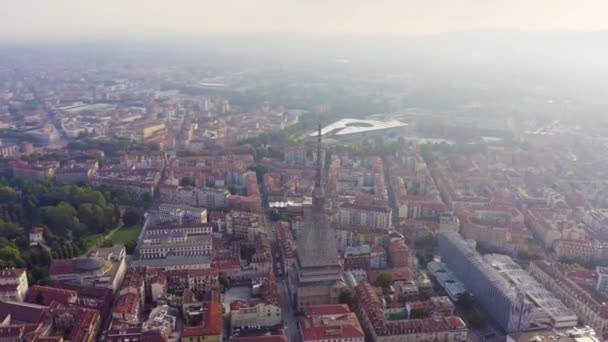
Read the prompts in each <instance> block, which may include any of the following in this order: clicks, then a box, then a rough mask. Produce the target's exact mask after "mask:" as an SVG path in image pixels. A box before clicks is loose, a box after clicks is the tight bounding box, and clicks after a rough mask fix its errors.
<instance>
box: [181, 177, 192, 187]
mask: <svg viewBox="0 0 608 342" xmlns="http://www.w3.org/2000/svg"><path fill="white" fill-rule="evenodd" d="M179 185H180V186H194V179H192V178H190V177H184V178H182V179H180V180H179Z"/></svg>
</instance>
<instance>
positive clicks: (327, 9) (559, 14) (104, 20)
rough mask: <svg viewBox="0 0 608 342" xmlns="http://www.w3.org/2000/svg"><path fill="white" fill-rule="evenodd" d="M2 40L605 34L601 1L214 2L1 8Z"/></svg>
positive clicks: (28, 3) (64, 1)
mask: <svg viewBox="0 0 608 342" xmlns="http://www.w3.org/2000/svg"><path fill="white" fill-rule="evenodd" d="M0 10H1V12H0V13H1V14H0V18H1V19H2V20H1V21H0V30H1V31H0V32H1V36H2V38H3V39H10V40H15V39H32V40H44V39H78V38H96V37H97V38H120V39H124V38H128V36H129V35H134V36H135V37H146V38H152V37H154V36H155V35H161V36H165V37H169V36H174V35H180V34H201V33H221V32H233V33H237V32H238V33H271V32H272V33H323V34H365V35H369V34H383V33H389V34H433V33H445V32H455V31H469V30H485V29H490V30H495V29H499V30H519V31H570V30H573V31H593V30H603V29H606V28H607V26H606V21H605V17H604V13H606V12H607V11H608V4H606V2H605V1H601V0H583V1H576V2H575V1H564V0H558V1H551V0H514V1H500V0H489V1H482V0H455V1H454V0H452V1H446V0H432V1H423V0H408V1H399V0H379V1H361V0H356V1H347V0H332V1H319V0H313V1H299V0H259V1H242V0H227V1H212V0H202V1H197V0H178V1H171V2H169V1H162V0H131V1H120V0H109V1H104V2H95V1H79V0H56V1H36V0H23V1H17V2H15V1H8V0H4V1H2V2H1V3H0Z"/></svg>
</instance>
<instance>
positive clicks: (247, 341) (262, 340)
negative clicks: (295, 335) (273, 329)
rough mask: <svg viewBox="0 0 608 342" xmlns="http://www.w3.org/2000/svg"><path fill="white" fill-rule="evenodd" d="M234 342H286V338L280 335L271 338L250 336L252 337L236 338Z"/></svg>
mask: <svg viewBox="0 0 608 342" xmlns="http://www.w3.org/2000/svg"><path fill="white" fill-rule="evenodd" d="M234 342H288V340H287V338H286V337H284V336H281V335H271V336H252V337H237V338H236V339H234Z"/></svg>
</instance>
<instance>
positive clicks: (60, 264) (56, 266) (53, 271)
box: [49, 259, 78, 276]
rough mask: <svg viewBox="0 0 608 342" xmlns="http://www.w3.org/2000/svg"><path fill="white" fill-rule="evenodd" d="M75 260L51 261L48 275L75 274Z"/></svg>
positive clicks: (76, 261)
mask: <svg viewBox="0 0 608 342" xmlns="http://www.w3.org/2000/svg"><path fill="white" fill-rule="evenodd" d="M77 263H78V260H76V259H53V260H51V266H50V267H49V275H51V276H53V275H60V274H72V273H76V265H77Z"/></svg>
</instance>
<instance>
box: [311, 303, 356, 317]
mask: <svg viewBox="0 0 608 342" xmlns="http://www.w3.org/2000/svg"><path fill="white" fill-rule="evenodd" d="M303 311H304V316H307V317H308V316H318V315H341V314H347V313H349V312H350V309H349V308H348V305H346V304H328V305H311V306H307V307H305V308H304V309H303Z"/></svg>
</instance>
